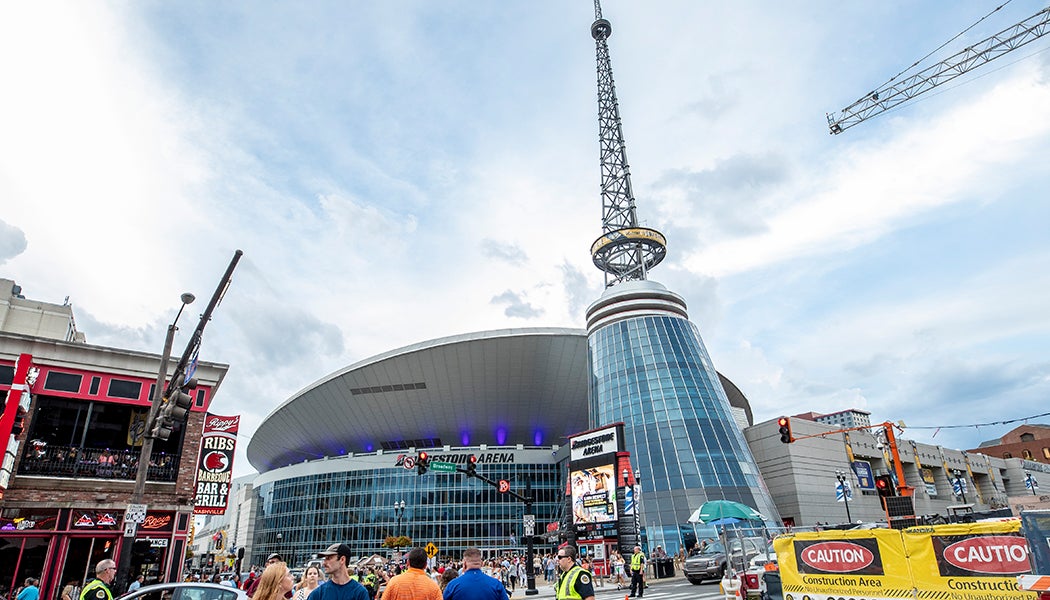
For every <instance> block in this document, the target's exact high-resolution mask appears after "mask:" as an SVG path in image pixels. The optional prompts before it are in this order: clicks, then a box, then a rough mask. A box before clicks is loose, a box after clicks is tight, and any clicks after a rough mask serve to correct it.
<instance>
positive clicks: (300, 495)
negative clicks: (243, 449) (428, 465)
mask: <svg viewBox="0 0 1050 600" xmlns="http://www.w3.org/2000/svg"><path fill="white" fill-rule="evenodd" d="M588 373H589V367H588V340H587V332H586V331H585V330H582V329H566V328H528V329H504V330H496V331H485V332H479V333H471V334H464V335H458V336H452V337H447V338H441V339H437V340H431V341H427V342H422V343H419V344H414V345H411V346H407V347H404V348H400V349H397V350H393V351H390V352H386V353H383V354H380V355H378V356H375V357H372V358H369V359H367V360H364V361H361V362H358V363H356V364H353V365H350V366H349V367H346V368H345V369H342V370H340V371H337V372H335V373H333V374H331V375H329V376H327V377H325V378H323V379H321V380H320V381H318V382H316V383H314V384H312V385H310V386H308V387H306V388H305V389H303V390H301V391H300V392H298V393H297V394H295V395H294V396H293V397H292V398H290V399H289V400H287V401H286V402H284V403H283V404H282V405H281V406H279V407H278V408H277V409H276V410H274V411H273V412H272V413H271V414H270V415H268V416H267V418H266V419H265V420H264V422H263V423H262V425H261V426H260V427H259V429H258V430H257V431H256V433H255V435H254V436H253V438H252V440H251V442H250V443H249V445H248V459H249V462H251V464H252V466H254V467H255V468H256V469H257V470H258V471H259V472H260V475H259V476H258V477H257V478H256V479H255V481H254V489H255V494H256V498H257V502H258V505H257V511H258V512H257V518H256V520H255V531H254V533H253V535H252V545H251V556H252V560H253V562H259V561H260V560H261V559H263V558H265V556H266V555H268V554H269V553H270V552H274V551H277V552H281V553H282V554H284V556H285V557H286V558H288V559H290V560H292V561H294V562H302V561H304V560H306V559H307V558H309V557H310V556H311V555H312V553H314V552H316V551H317V549H318V548H321V547H324V546H326V545H327V544H329V543H331V542H333V541H342V542H346V543H348V544H350V545H351V547H352V548H354V550H355V552H357V553H358V554H360V555H361V556H367V555H369V554H371V553H372V552H375V551H377V550H379V544H381V543H382V541H383V540H384V539H385V538H386V537H387V536H391V535H406V536H408V537H410V538H411V539H412V540H413V544H414V545H425V544H427V543H433V544H434V545H435V546H437V547H438V548H439V551H440V552H441V553H442V554H449V555H458V553H460V552H461V551H462V550H463V549H464V548H466V547H468V546H479V547H481V548H486V549H493V550H496V549H500V550H506V549H510V548H518V549H520V550H524V548H525V545H524V543H523V542H522V539H523V525H522V517H523V515H524V506H523V504H522V503H521V502H518V501H516V500H514V499H513V498H512V497H511V496H510V495H509V494H500V493H499V492H497V491H496V490H495V489H493V488H492V487H490V486H488V485H486V484H484V483H483V482H481V481H478V480H477V479H472V478H467V477H465V476H463V475H461V474H455V473H453V474H446V473H437V472H433V471H431V472H428V473H427V474H425V475H423V476H420V475H418V474H417V473H416V471H415V470H414V469H413V470H409V469H406V468H405V464H404V463H405V461H404V459H405V458H406V457H409V456H411V457H415V456H416V453H417V452H418V451H420V450H426V451H427V452H428V453H430V455H431V459H432V460H441V461H447V462H453V463H456V464H460V465H463V464H465V463H466V461H467V459H468V457H469V456H470V455H471V454H473V455H476V456H478V457H479V461H478V467H477V469H478V473H479V474H482V475H484V476H486V477H488V478H490V479H493V480H499V479H505V480H507V481H509V482H510V483H511V487H512V489H513V490H514V491H516V492H519V493H524V490H525V486H526V482H527V481H531V487H532V492H533V496H534V497H535V499H536V500H535V503H534V505H533V513H534V514H535V516H536V523H537V534H541V533H543V532H545V531H546V530H547V529H548V526H549V527H550V528H551V529H554V528H555V527H557V529H558V530H560V531H561V532H566V531H569V530H571V527H569V524H568V515H567V507H566V504H567V503H566V477H567V461H568V458H569V452H568V447H567V441H568V436H570V435H573V434H576V433H579V432H582V431H585V430H588V429H590V428H591V426H592V425H591V421H590V415H589V413H588V385H589V377H588ZM719 379H721V380H722V383H723V387H725V388H726V389H731V390H733V392H732V393H730V394H729V403H730V404H732V412H733V413H734V414H735V416H736V417H737V420H738V421H740V420H741V419H743V420H745V421H747V422H749V421H750V408H749V407H748V406H747V400H746V398H744V396H743V395H742V394H740V393H739V390H737V388H736V386H733V385H732V384H731V383H730V382H728V381H727V380H725V379H724V378H723V377H721V375H719ZM727 410H728V407H727ZM745 415H746V416H745ZM744 424H745V425H746V424H748V423H744ZM744 448H745V451H747V450H746V446H745V447H744ZM628 450H630V448H628ZM689 458H690V460H692V458H691V457H689ZM748 458H750V457H748ZM665 460H667V461H675V460H678V457H675V456H666V457H665ZM646 483H647V479H646V473H644V472H642V473H641V479H640V481H639V492H640V496H641V502H640V507H641V517H640V521H641V523H643V524H644V523H646V522H647V521H646V520H645V517H646V503H645V498H646V491H647V490H648V489H649V488H647V485H646ZM402 501H404V503H405V509H404V512H403V514H401V515H400V518H399V514H398V511H396V510H395V508H394V507H395V504H396V505H398V506H399V505H400V503H401V502H402ZM621 501H622V500H621ZM694 508H695V507H694ZM655 509H656V507H655V506H654V507H653V510H655ZM553 524H558V525H556V526H555V525H553ZM681 524H682V526H683V527H682V534H683V536H687V535H688V534H689V533H691V532H692V528H691V527H689V526H688V525H687V524H686V523H685V517H684V516H683V517H682V519H681ZM684 541H686V540H685V539H683V538H679V539H663V540H659V541H655V542H654V543H662V545H663V546H664V548H665V549H669V550H673V549H676V548H677V547H678V546H679V544H681V543H683V542H684Z"/></svg>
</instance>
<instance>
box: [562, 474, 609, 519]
mask: <svg viewBox="0 0 1050 600" xmlns="http://www.w3.org/2000/svg"><path fill="white" fill-rule="evenodd" d="M569 481H570V482H571V486H572V522H573V524H575V525H581V524H587V523H605V522H608V521H615V520H616V517H617V514H616V469H615V467H614V466H613V465H611V464H608V465H598V466H594V467H587V468H583V469H578V470H575V471H571V472H570V474H569Z"/></svg>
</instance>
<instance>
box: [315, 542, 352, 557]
mask: <svg viewBox="0 0 1050 600" xmlns="http://www.w3.org/2000/svg"><path fill="white" fill-rule="evenodd" d="M333 555H335V556H345V557H346V558H348V559H349V558H350V557H351V556H352V555H353V551H351V550H350V546H347V545H346V544H332V545H331V546H329V547H328V548H327V549H325V550H322V551H321V552H318V553H317V556H318V557H321V556H333Z"/></svg>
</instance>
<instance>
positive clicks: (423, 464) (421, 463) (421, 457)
mask: <svg viewBox="0 0 1050 600" xmlns="http://www.w3.org/2000/svg"><path fill="white" fill-rule="evenodd" d="M429 466H430V455H429V454H427V453H426V452H420V453H419V454H417V455H416V472H417V473H419V474H420V475H423V474H424V473H426V472H427V468H428V467H429Z"/></svg>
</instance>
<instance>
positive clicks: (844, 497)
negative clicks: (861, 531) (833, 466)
mask: <svg viewBox="0 0 1050 600" xmlns="http://www.w3.org/2000/svg"><path fill="white" fill-rule="evenodd" d="M835 479H838V480H839V485H840V486H842V501H843V502H845V503H846V522H848V523H852V522H853V517H850V516H849V494H847V493H846V490H847V489H849V488H847V487H846V481H848V478H847V477H846V474H845V473H843V472H842V471H835Z"/></svg>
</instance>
